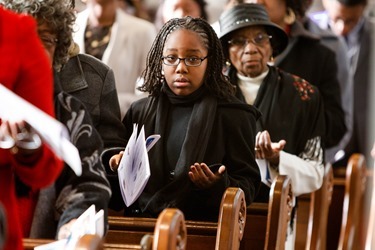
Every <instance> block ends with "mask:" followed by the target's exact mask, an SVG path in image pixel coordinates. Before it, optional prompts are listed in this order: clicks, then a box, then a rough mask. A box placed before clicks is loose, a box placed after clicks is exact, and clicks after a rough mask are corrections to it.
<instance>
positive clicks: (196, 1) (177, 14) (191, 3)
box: [154, 0, 208, 30]
mask: <svg viewBox="0 0 375 250" xmlns="http://www.w3.org/2000/svg"><path fill="white" fill-rule="evenodd" d="M206 5H207V3H206V1H205V0H163V1H162V2H161V4H160V5H159V8H158V9H157V11H156V16H155V20H154V24H155V26H156V28H157V29H158V30H160V29H161V27H162V26H163V25H164V24H165V23H166V22H167V21H169V20H170V19H172V18H181V17H185V16H191V17H195V18H197V17H201V18H203V19H204V20H206V21H207V20H208V16H207V11H206Z"/></svg>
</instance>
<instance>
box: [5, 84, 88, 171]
mask: <svg viewBox="0 0 375 250" xmlns="http://www.w3.org/2000/svg"><path fill="white" fill-rule="evenodd" d="M0 117H1V118H3V119H7V120H16V121H17V120H24V121H26V122H27V123H29V124H30V125H31V126H32V127H33V128H34V129H35V131H36V132H37V133H38V134H39V135H40V137H41V138H42V140H43V141H44V142H45V143H46V144H47V145H48V146H49V147H50V148H51V150H52V151H53V152H54V153H55V154H56V155H57V156H58V157H60V158H61V159H62V160H64V161H65V162H66V163H67V164H68V165H69V166H70V167H71V168H72V169H73V171H74V172H75V174H76V175H78V176H80V175H81V174H82V165H81V159H80V157H79V153H78V150H77V148H76V147H75V146H74V145H73V144H72V143H71V142H70V141H69V133H68V131H67V129H66V127H65V126H64V125H63V124H62V123H60V122H59V121H57V120H56V119H54V118H53V117H51V116H49V115H48V114H46V113H45V112H43V111H42V110H40V109H38V108H37V107H35V106H34V105H32V104H31V103H29V102H27V101H26V100H24V99H23V98H21V97H20V96H18V95H16V94H15V93H13V92H12V91H10V90H9V89H7V88H6V87H4V86H3V85H2V84H0Z"/></svg>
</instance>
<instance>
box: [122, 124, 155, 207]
mask: <svg viewBox="0 0 375 250" xmlns="http://www.w3.org/2000/svg"><path fill="white" fill-rule="evenodd" d="M137 131H138V126H137V125H136V124H134V126H133V134H132V135H131V136H130V138H129V141H128V144H127V145H126V148H125V151H124V154H123V156H122V159H121V161H120V164H119V168H118V170H117V172H118V178H119V183H120V189H121V194H122V198H123V200H124V202H125V205H126V206H127V207H129V206H130V205H131V204H133V203H134V202H135V201H136V200H137V198H138V197H139V196H140V194H141V193H142V192H143V190H144V188H145V187H146V184H147V182H148V179H149V178H150V176H151V171H150V163H149V160H148V154H147V152H148V150H149V149H151V147H152V146H153V145H155V143H156V142H157V141H158V140H159V138H160V135H152V136H150V137H148V138H147V140H146V139H145V132H144V127H142V129H141V131H140V133H139V135H138V137H137ZM146 144H147V147H146Z"/></svg>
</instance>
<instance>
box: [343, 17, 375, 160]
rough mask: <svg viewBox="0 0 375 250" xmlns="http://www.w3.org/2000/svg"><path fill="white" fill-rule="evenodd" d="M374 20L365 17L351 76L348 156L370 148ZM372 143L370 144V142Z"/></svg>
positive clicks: (346, 151) (364, 151) (366, 152)
mask: <svg viewBox="0 0 375 250" xmlns="http://www.w3.org/2000/svg"><path fill="white" fill-rule="evenodd" d="M374 25H375V24H374V21H372V20H370V19H365V23H364V25H363V27H362V30H361V38H360V41H361V44H360V50H359V56H358V63H357V67H356V68H355V73H354V76H353V78H354V79H353V84H354V86H353V89H354V93H353V95H354V97H353V98H354V99H353V100H354V106H353V133H352V138H351V140H350V141H349V144H348V145H347V147H346V149H345V153H346V154H347V156H348V157H349V156H350V155H351V154H352V153H362V154H365V155H367V154H368V152H370V150H371V148H369V147H368V146H367V143H368V141H367V140H368V135H369V133H368V132H369V131H368V130H369V128H368V123H369V117H370V114H369V111H370V110H369V105H370V101H369V100H370V96H369V95H370V94H371V92H370V87H371V86H370V84H371V78H370V77H371V72H372V70H371V68H370V67H371V58H372V57H371V56H370V55H372V51H371V50H372V47H373V46H374V45H373V44H374V40H373V39H372V37H371V36H372V35H373V33H372V32H373V30H374ZM371 145H372V144H371Z"/></svg>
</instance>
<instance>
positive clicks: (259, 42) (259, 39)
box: [228, 33, 272, 47]
mask: <svg viewBox="0 0 375 250" xmlns="http://www.w3.org/2000/svg"><path fill="white" fill-rule="evenodd" d="M271 38H272V36H269V35H268V34H264V33H259V34H258V35H256V36H255V37H253V38H245V37H236V38H233V39H231V40H229V41H228V43H229V44H230V45H232V46H238V47H245V46H246V45H248V44H249V43H250V42H251V43H253V44H254V45H256V46H263V45H265V44H266V43H267V42H269V41H270V39H271Z"/></svg>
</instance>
